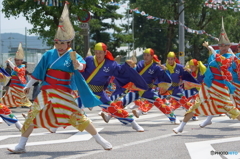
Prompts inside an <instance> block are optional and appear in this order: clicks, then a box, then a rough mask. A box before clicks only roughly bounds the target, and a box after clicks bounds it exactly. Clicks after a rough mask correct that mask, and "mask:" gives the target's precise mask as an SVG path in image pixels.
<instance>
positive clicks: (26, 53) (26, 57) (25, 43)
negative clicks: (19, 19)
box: [25, 27, 28, 61]
mask: <svg viewBox="0 0 240 159" xmlns="http://www.w3.org/2000/svg"><path fill="white" fill-rule="evenodd" d="M27 56H28V54H27V27H25V57H26V58H25V59H26V61H27Z"/></svg>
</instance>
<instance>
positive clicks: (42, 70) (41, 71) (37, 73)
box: [31, 52, 51, 81]
mask: <svg viewBox="0 0 240 159" xmlns="http://www.w3.org/2000/svg"><path fill="white" fill-rule="evenodd" d="M49 54H51V53H50V52H46V53H44V54H43V56H42V58H41V60H40V61H39V63H38V64H37V66H36V67H35V69H34V71H33V73H32V75H31V77H32V78H33V79H35V80H40V81H44V79H45V75H46V72H47V69H48V66H47V59H48V55H49Z"/></svg>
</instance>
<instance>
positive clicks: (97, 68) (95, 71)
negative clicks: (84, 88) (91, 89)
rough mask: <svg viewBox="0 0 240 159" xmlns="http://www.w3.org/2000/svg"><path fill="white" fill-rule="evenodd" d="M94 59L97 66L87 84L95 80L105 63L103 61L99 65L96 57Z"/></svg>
mask: <svg viewBox="0 0 240 159" xmlns="http://www.w3.org/2000/svg"><path fill="white" fill-rule="evenodd" d="M93 58H94V64H95V66H96V68H95V70H94V71H93V72H92V73H91V75H90V76H89V77H88V78H87V80H86V82H87V83H89V82H90V81H91V80H92V79H93V77H94V76H95V75H96V74H97V73H98V71H99V70H100V68H102V66H103V64H104V62H105V60H103V61H102V62H101V63H100V64H98V62H97V59H96V57H95V56H94V57H93Z"/></svg>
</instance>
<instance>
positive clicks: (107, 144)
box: [93, 133, 112, 150]
mask: <svg viewBox="0 0 240 159" xmlns="http://www.w3.org/2000/svg"><path fill="white" fill-rule="evenodd" d="M93 137H94V138H95V140H96V142H97V143H98V144H100V145H101V146H102V147H103V148H104V149H105V150H111V149H112V144H111V143H110V142H108V141H107V140H105V139H104V138H103V137H102V136H101V135H99V134H98V133H97V134H96V135H93Z"/></svg>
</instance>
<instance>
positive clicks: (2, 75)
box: [0, 68, 22, 131]
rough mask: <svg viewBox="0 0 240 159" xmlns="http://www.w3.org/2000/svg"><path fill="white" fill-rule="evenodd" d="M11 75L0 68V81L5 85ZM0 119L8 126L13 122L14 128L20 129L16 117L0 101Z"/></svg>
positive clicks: (20, 125) (20, 126)
mask: <svg viewBox="0 0 240 159" xmlns="http://www.w3.org/2000/svg"><path fill="white" fill-rule="evenodd" d="M10 78H11V76H10V75H9V74H8V73H7V72H6V71H5V70H4V69H2V68H0V82H2V83H4V85H6V84H7V83H8V82H9V80H10ZM0 119H2V120H3V121H4V122H5V123H6V124H7V125H8V126H10V125H12V124H15V126H16V128H17V129H18V130H19V131H20V130H21V128H22V124H21V123H20V122H19V121H18V119H17V117H16V116H15V115H14V114H13V113H12V111H11V110H10V109H9V108H8V107H7V106H5V105H3V104H1V103H0ZM0 123H1V121H0Z"/></svg>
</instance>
